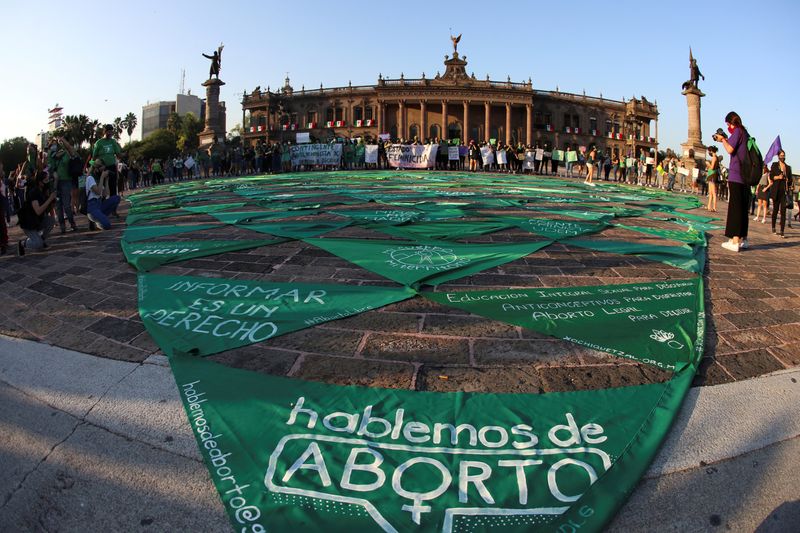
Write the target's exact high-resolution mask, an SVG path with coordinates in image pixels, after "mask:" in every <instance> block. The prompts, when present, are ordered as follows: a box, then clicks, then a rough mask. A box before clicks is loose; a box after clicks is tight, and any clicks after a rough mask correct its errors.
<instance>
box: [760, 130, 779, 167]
mask: <svg viewBox="0 0 800 533" xmlns="http://www.w3.org/2000/svg"><path fill="white" fill-rule="evenodd" d="M781 150H783V148H781V136H780V135H778V136H777V137H775V140H774V141H772V146H770V147H769V150H767V155H765V156H764V164H765V165H767V166H769V164H770V163H771V162H772V158H773V157H775V156H776V155H778V152H780V151H781Z"/></svg>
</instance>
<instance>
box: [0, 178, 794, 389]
mask: <svg viewBox="0 0 800 533" xmlns="http://www.w3.org/2000/svg"><path fill="white" fill-rule="evenodd" d="M232 198H233V196H232V195H230V194H229V193H220V202H222V201H231V199H232ZM332 198H335V197H332ZM236 199H237V200H241V198H240V197H236ZM348 207H349V208H353V209H358V208H364V207H371V208H373V209H374V208H376V204H374V203H372V204H368V205H362V206H358V205H352V206H348ZM726 208H727V205H726V204H725V202H720V206H719V214H721V216H722V218H723V220H722V221H721V222H720V224H724V216H725V210H726ZM126 211H127V204H126V203H125V202H123V204H122V206H121V209H120V214H121V215H122V217H123V218H122V220H124V216H125V213H126ZM502 212H503V214H504V215H515V214H516V215H520V214H522V213H521V212H519V211H514V210H513V209H511V208H505V209H503V211H502ZM524 213H525V214H527V215H530V214H531V212H530V211H524ZM693 213H700V214H706V213H705V211H703V210H700V209H698V210H694V211H693ZM319 216H321V217H323V218H330V219H334V218H336V217H335V216H333V215H319ZM628 220H630V219H628ZM78 222H79V226H80V227H81V228H82V229H81V231H80V232H78V233H71V232H67V234H65V235H59V234H58V226H57V225H56V231H55V235H53V236H51V237H50V239H49V240H48V243H49V245H50V247H49V249H48V250H47V252H46V253H29V254H28V255H26V256H25V257H21V258H20V257H15V256H14V255H13V251H14V250H15V246H14V245H15V243H16V241H17V240H18V239H19V238H21V231H20V230H19V229H18V228H16V227H12V228H10V229H9V233H10V239H11V242H10V244H11V246H10V248H9V254H8V255H6V256H3V257H0V289H1V290H2V292H3V299H2V303H1V304H0V333H2V334H5V335H10V336H15V337H22V338H27V339H32V340H37V341H41V342H45V343H49V344H53V345H57V346H61V347H64V348H70V349H74V350H78V351H81V352H85V353H89V354H95V355H98V356H101V357H107V358H113V359H120V360H126V361H143V360H144V359H145V358H147V357H148V356H149V355H150V354H154V353H159V349H158V347H157V346H156V345H155V343H154V342H153V340H152V339H151V338H150V336H149V334H148V333H147V332H146V331H145V329H144V326H143V325H142V322H141V320H140V319H139V315H138V311H137V301H136V296H137V294H136V272H135V270H134V269H133V267H131V266H129V265H128V264H127V263H126V262H125V259H124V257H123V254H122V252H121V250H120V247H119V239H120V236H121V233H122V229H123V228H124V223H123V222H122V221H114V228H112V230H110V231H107V232H89V231H88V230H87V229H86V228H87V226H88V222H87V220H86V218H85V217H79V218H78ZM204 222H216V221H215V219H213V218H212V217H210V216H208V215H190V216H181V217H176V218H173V219H167V222H166V223H175V224H183V223H204ZM635 222H636V224H639V225H649V226H652V227H664V228H667V227H669V228H674V226H671V225H669V224H668V223H665V222H657V221H651V220H645V219H635ZM160 223H164V221H160ZM795 228H797V229H788V228H787V232H786V236H787V238H786V239H779V238H777V237H776V236H774V235H772V234H771V232H770V225H769V221H768V222H767V224H761V223H760V222H758V223H756V222H751V234H750V242H751V245H752V247H751V249H749V250H746V251H743V252H741V253H739V254H735V253H732V252H729V251H727V250H724V249H722V248H721V247H720V243H721V242H723V240H724V236H723V235H722V233H723V231H722V230H715V231H711V232H709V233H708V236H709V248H708V250H709V253H708V263H707V266H706V271H705V274H704V278H705V290H706V311H707V319H708V320H707V332H706V351H705V356H704V358H703V360H702V364H701V366H700V371H699V373H698V376H697V378H696V380H695V384H696V385H715V384H719V383H726V382H731V381H736V380H743V379H747V378H750V377H754V376H758V375H762V374H766V373H769V372H772V371H775V370H780V369H783V368H788V367H792V366H797V365H799V364H800V268H798V264H800V223H797V224H796V226H795ZM204 236H205V237H208V238H214V239H242V238H250V239H252V238H257V237H255V236H256V234H255V233H253V232H250V231H248V230H244V229H239V228H235V227H233V226H224V227H222V228H219V229H214V230H211V231H206V232H204V233H202V234H200V233H186V234H181V235H179V236H176V237H173V238H172V239H174V240H191V239H198V238H203V237H204ZM325 236H326V237H342V238H348V237H357V238H368V237H370V236H371V237H374V238H381V239H390V238H391V237H388V236H387V235H383V234H376V233H368V232H367V230H365V229H363V228H359V227H350V228H344V229H342V230H338V231H335V232H332V233H328V234H326V235H325ZM602 236H603V238H605V237H616V238H622V239H625V240H628V241H635V242H650V243H653V244H658V243H662V244H663V240H662V239H656V238H650V237H648V236H646V235H643V234H641V233H637V232H632V231H628V230H624V229H619V228H610V229H607V230H605V231H604V232H603V233H602ZM522 238H524V239H526V240H531V234H530V233H527V232H524V231H522V230H506V231H502V232H499V233H494V234H491V235H488V236H484V237H481V238H480V239H472V241H471V242H512V241H515V240H520V239H522ZM671 244H677V243H671ZM154 272H155V273H159V274H174V275H192V276H213V277H227V278H232V279H255V280H265V281H277V282H289V281H297V282H325V283H349V284H357V285H393V286H396V284H394V283H393V282H390V281H388V280H385V279H384V278H382V277H380V276H378V275H376V274H373V273H371V272H369V271H367V270H364V269H361V268H359V267H358V266H356V265H353V264H352V263H349V262H347V261H345V260H344V259H340V258H338V257H336V256H334V255H332V254H329V253H328V252H325V251H323V250H320V249H318V248H316V247H313V246H310V245H307V244H305V243H302V242H299V241H293V242H286V243H283V244H277V245H273V246H266V247H261V248H257V249H254V250H249V251H245V252H235V253H226V254H221V255H216V256H211V257H206V258H202V259H194V260H189V261H183V262H179V263H174V264H171V265H167V266H163V267H160V268H157V269H155V270H154ZM691 276H692V274H691V273H689V272H686V271H684V270H680V269H678V268H674V267H671V266H668V265H665V264H662V263H655V262H651V261H645V260H640V259H637V258H634V257H631V256H620V255H615V254H608V253H601V252H592V251H589V250H583V249H579V248H570V247H568V246H565V245H559V244H556V245H551V246H549V247H547V248H544V249H543V250H540V251H538V252H536V253H534V254H532V255H530V256H528V257H526V258H522V259H519V260H516V261H513V262H511V263H507V264H504V265H501V266H499V267H495V268H492V269H489V270H486V271H483V272H480V273H478V274H475V275H472V276H469V277H465V278H461V279H458V280H455V281H452V282H449V283H448V284H446V285H441V286H439V287H438V289H436V290H439V291H443V290H448V291H454V290H469V289H478V288H480V289H489V288H509V287H563V286H580V285H598V284H619V283H633V282H645V281H663V280H669V279H681V278H687V277H691ZM211 359H212V360H216V361H219V362H223V363H225V364H228V365H231V366H235V367H239V368H245V369H249V370H254V371H258V372H264V373H269V374H277V375H288V376H293V377H296V378H301V379H307V380H318V381H325V382H329V383H337V384H358V385H367V386H377V387H396V388H407V389H416V390H435V391H452V390H465V391H491V392H529V393H530V392H549V391H570V390H580V389H598V388H606V387H618V386H625V385H635V384H641V383H651V382H655V381H662V380H666V379H669V374H668V373H666V372H663V371H660V370H657V369H654V368H652V367H649V366H647V365H643V364H639V363H636V362H632V361H628V360H621V359H619V358H616V357H613V356H610V355H607V354H605V353H601V352H597V351H592V350H590V349H587V348H583V347H580V346H577V345H574V344H572V343H569V342H566V341H562V340H559V339H554V338H551V337H547V336H544V335H540V334H537V333H535V332H531V331H527V330H524V329H522V328H520V327H516V326H513V325H509V324H505V323H502V322H497V321H493V320H490V319H487V318H483V317H478V316H475V315H470V314H467V313H465V312H463V311H460V310H457V309H454V308H449V307H444V306H440V305H438V304H436V303H433V302H430V301H428V300H426V299H423V298H421V297H415V298H413V299H411V300H407V301H404V302H400V303H396V304H393V305H389V306H387V307H384V308H382V309H380V310H376V311H370V312H367V313H364V314H361V315H358V316H354V317H350V318H346V319H342V320H337V321H334V322H328V323H325V324H322V325H319V326H316V327H313V328H309V329H305V330H302V331H298V332H295V333H290V334H288V335H284V336H281V337H278V338H275V339H271V340H268V341H265V342H262V343H259V344H256V345H252V346H248V347H245V348H240V349H235V350H230V351H227V352H224V353H221V354H217V355H215V356H212V357H211Z"/></svg>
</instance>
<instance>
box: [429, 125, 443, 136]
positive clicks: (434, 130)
mask: <svg viewBox="0 0 800 533" xmlns="http://www.w3.org/2000/svg"><path fill="white" fill-rule="evenodd" d="M429 131H430V138H431V139H435V138H437V137H441V136H442V127H441V126H439V125H438V124H431V127H430V130H429Z"/></svg>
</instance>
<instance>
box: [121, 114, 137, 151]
mask: <svg viewBox="0 0 800 533" xmlns="http://www.w3.org/2000/svg"><path fill="white" fill-rule="evenodd" d="M136 124H137V122H136V115H135V114H134V113H128V114H127V115H125V118H124V119H123V120H122V127H123V128H125V131H127V132H128V144H130V143H131V135H133V130H135V129H136Z"/></svg>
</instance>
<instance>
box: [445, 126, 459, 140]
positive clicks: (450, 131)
mask: <svg viewBox="0 0 800 533" xmlns="http://www.w3.org/2000/svg"><path fill="white" fill-rule="evenodd" d="M447 138H448V139H461V138H462V137H461V124H460V123H458V122H451V123H450V124H448V125H447Z"/></svg>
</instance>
